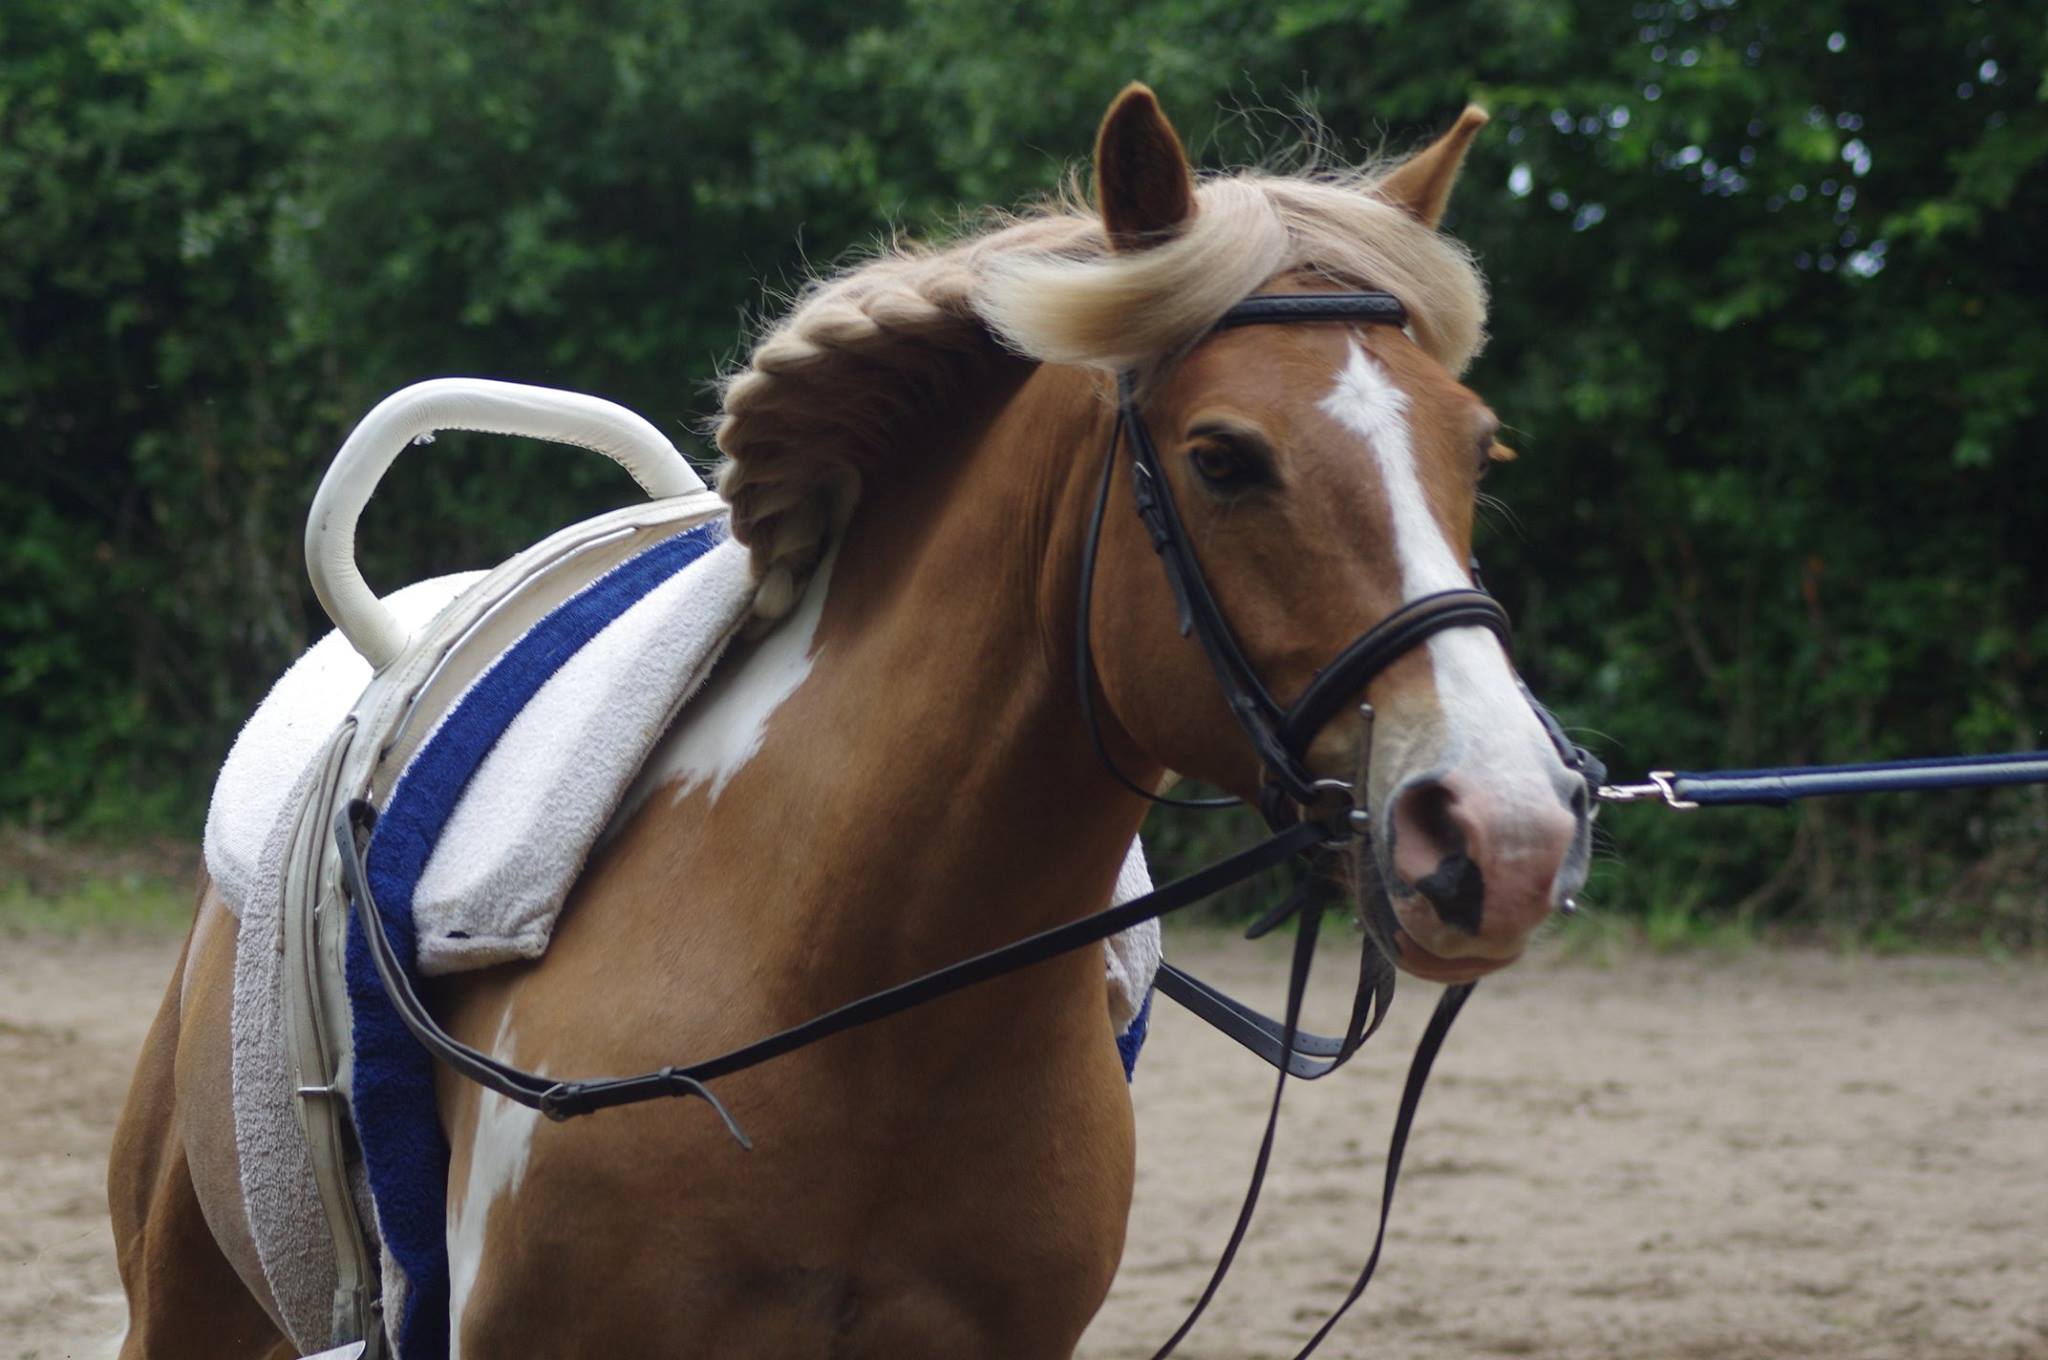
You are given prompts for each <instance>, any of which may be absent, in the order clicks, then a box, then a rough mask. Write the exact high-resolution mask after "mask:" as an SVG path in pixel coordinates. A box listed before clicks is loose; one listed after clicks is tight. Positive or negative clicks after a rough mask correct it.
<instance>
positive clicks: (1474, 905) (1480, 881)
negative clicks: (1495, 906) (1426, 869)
mask: <svg viewBox="0 0 2048 1360" xmlns="http://www.w3.org/2000/svg"><path fill="white" fill-rule="evenodd" d="M1415 891H1417V892H1419V893H1421V894H1422V895H1423V896H1424V897H1426V898H1428V899H1429V902H1430V905H1431V906H1433V907H1435V908H1436V914H1437V915H1438V916H1439V917H1441V918H1443V923H1444V924H1445V925H1447V926H1455V927H1457V928H1458V929H1459V930H1462V931H1464V932H1465V933H1466V934H1467V935H1477V934H1478V933H1479V916H1480V913H1481V911H1483V910H1484V909H1485V906H1486V879H1485V876H1484V875H1482V874H1481V873H1480V872H1479V866H1478V865H1477V864H1475V863H1473V861H1472V857H1471V856H1470V855H1468V854H1466V853H1465V852H1464V851H1463V850H1460V851H1458V852H1457V853H1456V854H1452V855H1446V856H1444V860H1443V863H1441V864H1439V865H1437V866H1436V868H1435V870H1434V871H1432V872H1430V873H1428V874H1426V875H1424V876H1423V877H1421V878H1419V879H1417V880H1416V881H1415Z"/></svg>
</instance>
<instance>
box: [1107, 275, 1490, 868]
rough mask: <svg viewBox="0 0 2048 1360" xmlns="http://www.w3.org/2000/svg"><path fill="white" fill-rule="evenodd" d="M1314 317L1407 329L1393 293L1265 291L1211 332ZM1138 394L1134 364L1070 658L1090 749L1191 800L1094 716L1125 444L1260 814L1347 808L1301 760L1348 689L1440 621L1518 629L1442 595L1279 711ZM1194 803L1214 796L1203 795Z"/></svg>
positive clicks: (1276, 820)
mask: <svg viewBox="0 0 2048 1360" xmlns="http://www.w3.org/2000/svg"><path fill="white" fill-rule="evenodd" d="M1318 321H1323V322H1330V321H1334V322H1363V323H1371V324H1377V325H1387V326H1403V325H1406V324H1407V321H1408V312H1407V309H1406V308H1405V307H1403V306H1402V304H1401V301H1400V299H1399V298H1396V297H1395V296H1394V295H1393V294H1391V293H1260V294H1255V295H1253V296H1251V297H1248V298H1246V299H1245V300H1244V301H1242V302H1240V303H1238V304H1237V305H1236V306H1234V307H1232V308H1231V309H1230V310H1229V311H1227V312H1225V313H1224V314H1223V316H1222V319H1221V320H1219V321H1218V322H1217V323H1216V326H1215V328H1214V329H1216V330H1229V329H1234V328H1236V327H1239V326H1257V325H1294V324H1300V323H1303V322H1318ZM1137 393H1138V374H1137V373H1136V372H1134V371H1131V370H1126V371H1124V372H1123V373H1121V374H1119V375H1118V377H1117V416H1116V421H1115V423H1114V425H1113V426H1112V428H1111V433H1110V440H1109V452H1108V455H1107V456H1106V457H1105V459H1104V464H1103V470H1102V484H1101V487H1100V488H1099V489H1098V491H1097V494H1096V500H1095V513H1094V516H1093V518H1092V521H1091V523H1090V525H1089V533H1088V546H1087V549H1086V554H1085V556H1084V558H1083V561H1082V569H1081V599H1080V607H1079V609H1078V611H1077V617H1078V628H1077V639H1076V657H1077V662H1076V664H1077V668H1078V680H1079V685H1080V691H1081V705H1082V713H1083V716H1084V718H1085V719H1086V721H1087V724H1088V731H1089V738H1090V740H1091V741H1092V742H1093V743H1094V745H1095V750H1096V754H1097V755H1098V756H1100V757H1101V759H1102V762H1103V764H1104V765H1106V766H1107V767H1108V769H1109V771H1110V773H1111V774H1112V775H1113V776H1115V778H1116V779H1117V781H1118V782H1119V783H1121V784H1123V786H1124V787H1125V788H1127V789H1130V790H1132V791H1133V792H1135V793H1137V794H1139V795H1140V796H1142V797H1145V798H1149V799H1152V800H1153V801H1155V802H1163V803H1168V804H1178V805H1181V806H1188V805H1190V803H1189V802H1187V801H1184V800H1179V799H1168V798H1161V797H1158V796H1156V795H1155V794H1153V793H1151V792H1150V791H1148V790H1146V789H1143V788H1140V787H1139V786H1138V785H1137V784H1135V783H1133V782H1132V781H1131V780H1130V779H1129V778H1128V777H1126V776H1125V774H1124V773H1123V771H1121V770H1120V769H1118V768H1117V766H1116V763H1115V761H1114V760H1112V759H1111V758H1110V755H1109V752H1108V750H1107V748H1106V747H1105V746H1104V744H1103V742H1102V738H1101V735H1100V732H1099V730H1098V725H1097V720H1096V713H1095V705H1094V693H1093V691H1094V684H1095V680H1094V665H1093V661H1092V639H1091V637H1090V631H1089V614H1090V608H1089V605H1090V599H1091V596H1092V594H1093V586H1094V580H1095V559H1096V556H1097V554H1098V551H1099V547H1100V542H1101V536H1102V523H1103V517H1104V511H1105V509H1106V507H1107V505H1108V501H1109V491H1110V485H1111V482H1112V481H1113V480H1114V476H1115V472H1116V452H1117V448H1118V446H1119V445H1120V444H1128V445H1129V448H1130V455H1131V462H1130V467H1131V481H1132V485H1133V487H1134V489H1135V493H1136V499H1137V508H1138V517H1139V519H1140V520H1142V521H1143V522H1144V525H1145V528H1146V531H1147V532H1148V533H1149V534H1150V535H1151V537H1152V548H1153V551H1154V552H1156V553H1158V554H1159V561H1160V565H1161V566H1163V567H1164V568H1165V569H1166V582H1167V585H1168V586H1169V587H1170V588H1171V589H1172V591H1173V598H1174V604H1175V606H1176V607H1177V608H1178V609H1179V611H1180V632H1181V636H1182V637H1186V636H1188V635H1189V634H1190V633H1192V634H1193V635H1194V637H1195V640H1196V641H1197V642H1199V643H1200V644H1201V647H1202V650H1203V652H1204V653H1205V654H1206V655H1207V656H1208V658H1209V666H1210V668H1211V669H1212V670H1213V671H1214V672H1215V673H1216V681H1217V683H1218V684H1219V685H1221V686H1222V688H1223V697H1224V701H1225V703H1226V704H1227V705H1228V706H1229V709H1230V715H1231V717H1232V718H1234V719H1235V720H1236V721H1237V725H1238V726H1239V727H1240V728H1241V729H1243V731H1244V734H1245V737H1246V739H1247V740H1248V741H1250V743H1251V747H1252V750H1253V752H1254V753H1255V754H1256V755H1257V756H1258V758H1259V762H1260V764H1261V766H1262V767H1263V768H1264V770H1265V777H1266V784H1265V790H1264V792H1263V793H1262V795H1261V797H1260V800H1259V802H1260V811H1261V812H1262V813H1263V814H1264V815H1265V817H1266V820H1267V822H1268V824H1270V825H1273V826H1274V827H1275V828H1276V829H1277V828H1278V827H1279V826H1281V825H1283V824H1286V823H1288V822H1291V821H1293V820H1295V819H1296V818H1297V816H1298V815H1299V813H1300V812H1301V811H1308V812H1311V813H1313V814H1316V815H1323V816H1327V815H1329V814H1330V813H1332V812H1338V813H1349V812H1350V811H1352V810H1353V805H1354V804H1358V803H1359V802H1360V800H1361V799H1362V791H1360V790H1354V789H1350V788H1347V787H1345V786H1344V785H1343V783H1342V782H1341V781H1337V780H1332V779H1329V778H1323V777H1319V776H1317V775H1316V774H1315V772H1314V771H1312V770H1310V769H1309V768H1308V767H1307V765H1306V764H1305V763H1304V760H1305V757H1306V755H1307V751H1308V746H1309V743H1310V742H1312V741H1314V740H1315V737H1316V734H1317V733H1318V732H1320V731H1322V729H1323V728H1324V726H1325V725H1327V724H1328V723H1329V721H1330V720H1331V719H1332V718H1334V717H1336V716H1337V714H1338V713H1339V712H1340V711H1341V710H1342V709H1343V708H1344V706H1345V705H1346V704H1347V703H1348V702H1349V701H1350V699H1351V696H1353V695H1355V694H1357V693H1359V692H1360V691H1361V690H1363V689H1364V688H1365V687H1366V686H1367V685H1368V684H1370V683H1371V682H1372V681H1373V680H1374V679H1376V678H1377V677H1378V676H1379V674H1380V673H1381V672H1382V671H1384V670H1386V669H1387V667H1389V666H1391V665H1393V664H1394V662H1396V661H1398V660H1399V659H1400V658H1401V657H1403V656H1405V655H1406V654H1407V653H1408V652H1410V651H1412V650H1413V649H1414V648H1415V647H1417V646H1419V645H1420V644H1421V643H1423V642H1424V641H1426V640H1427V639H1428V638H1430V637H1431V636H1432V635H1434V634H1436V633H1440V632H1442V631H1443V630H1445V629H1447V628H1464V627H1472V626H1477V627H1481V628H1487V629H1490V630H1492V631H1493V632H1494V633H1495V634H1496V635H1498V636H1499V638H1500V639H1501V643H1502V645H1503V646H1506V645H1508V644H1509V643H1510V642H1511V640H1512V638H1513V629H1512V627H1511V626H1510V624H1509V622H1508V616H1507V611H1506V610H1504V609H1502V608H1501V607H1500V604H1499V602H1498V601H1496V600H1495V599H1494V598H1493V597H1492V596H1491V595H1488V594H1487V593H1486V592H1485V591H1483V590H1477V589H1462V588H1461V589H1457V590H1444V591H1438V592H1436V593H1435V594H1431V595H1424V596H1421V597H1419V598H1417V599H1414V600H1410V601H1408V602H1407V603H1406V604H1403V605H1402V606H1401V607H1400V608H1399V609H1396V610H1395V611H1394V612H1393V613H1392V614H1389V615H1388V616H1387V617H1386V618H1384V619H1381V620H1380V621H1379V622H1378V623H1377V624H1374V625H1373V626H1372V627H1371V628H1370V629H1368V630H1366V631H1365V632H1364V633H1362V634H1361V635H1359V637H1358V638H1356V639H1355V640H1354V641H1353V642H1352V643H1351V644H1350V645H1349V646H1347V647H1345V648H1344V650H1343V651H1341V652H1339V653H1338V654H1337V655H1336V657H1335V658H1333V659H1332V660H1331V661H1330V663H1329V664H1328V665H1326V666H1324V667H1323V668H1322V669H1321V670H1320V671H1318V672H1317V673H1316V674H1315V676H1314V677H1313V678H1312V679H1311V680H1310V681H1309V683H1308V686H1307V688H1305V689H1304V690H1302V692H1301V694H1300V695H1298V696H1297V697H1296V698H1295V700H1294V702H1293V703H1291V704H1287V705H1284V706H1283V705H1282V704H1281V703H1280V702H1279V701H1278V700H1276V699H1275V698H1274V697H1273V694H1272V691H1270V690H1269V689H1267V688H1266V685H1265V682H1264V681H1263V680H1261V679H1260V678H1259V673H1258V670H1257V668H1255V667H1254V666H1253V665H1252V663H1251V661H1250V660H1249V659H1248V658H1247V657H1246V656H1245V653H1244V647H1243V646H1242V645H1241V644H1240V643H1239V642H1238V640H1237V634H1236V632H1235V631H1233V630H1232V628H1231V626H1230V622H1229V620H1228V619H1226V618H1225V617H1224V615H1223V610H1222V608H1221V607H1220V606H1218V605H1217V603H1216V596H1215V595H1214V594H1213V593H1212V592H1211V591H1210V589H1209V582H1208V578H1207V577H1206V576H1204V575H1203V572H1202V565H1201V563H1200V561H1199V560H1197V558H1196V557H1195V553H1194V548H1193V546H1192V545H1191V544H1190V543H1189V541H1188V534H1187V528H1186V526H1185V524H1184V523H1183V522H1182V520H1181V516H1180V508H1179V506H1178V505H1177V504H1175V502H1174V499H1173V488H1172V484H1171V482H1170V481H1169V480H1168V478H1167V475H1166V469H1165V468H1164V467H1163V466H1162V465H1161V463H1160V460H1159V449H1158V446H1157V445H1155V444H1154V443H1153V441H1152V432H1151V431H1150V430H1149V429H1148V428H1147V427H1146V425H1145V418H1144V416H1143V414H1142V413H1141V412H1140V411H1139V408H1138V395H1137ZM1222 801H1224V802H1228V801H1230V800H1222ZM1290 804H1291V805H1292V808H1290V807H1289V806H1288V805H1290ZM1192 805H1194V806H1217V805H1218V803H1217V802H1216V801H1213V800H1203V801H1200V802H1195V803H1193V804H1192ZM1339 805H1341V806H1339ZM1360 810H1362V807H1361V808H1360Z"/></svg>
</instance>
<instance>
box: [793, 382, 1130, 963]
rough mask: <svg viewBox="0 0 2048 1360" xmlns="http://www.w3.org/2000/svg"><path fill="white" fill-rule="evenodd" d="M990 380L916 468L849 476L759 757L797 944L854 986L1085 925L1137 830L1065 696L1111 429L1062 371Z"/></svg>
mask: <svg viewBox="0 0 2048 1360" xmlns="http://www.w3.org/2000/svg"><path fill="white" fill-rule="evenodd" d="M992 386H993V388H994V390H993V392H992V393H991V395H989V396H988V397H986V398H985V399H984V400H983V401H982V402H981V403H980V404H979V405H978V406H976V407H974V408H973V409H970V410H968V411H966V412H965V413H963V414H959V415H956V416H955V418H954V419H952V420H950V421H948V422H947V423H946V425H945V426H944V427H943V428H939V429H934V430H932V431H930V432H928V433H927V434H926V435H925V437H924V438H923V439H922V440H919V439H918V438H917V436H916V435H915V434H914V433H908V432H907V434H906V439H905V441H904V445H903V447H904V449H906V450H919V449H921V450H924V452H921V453H919V454H918V455H916V456H917V458H918V464H917V465H916V466H915V467H911V468H903V467H897V468H892V469H881V470H878V471H874V472H871V473H869V475H867V476H866V477H865V478H864V481H865V486H864V490H863V494H862V499H861V503H860V506H859V509H858V512H857V513H856V515H855V516H854V518H853V520H852V522H851V524H850V525H849V526H848V528H847V530H846V531H845V534H844V536H843V538H842V540H841V543H840V545H839V547H838V550H837V554H836V557H835V559H834V561H833V562H832V564H831V567H830V572H829V579H827V580H826V581H825V582H823V583H822V585H821V586H820V587H819V588H821V589H823V590H824V592H825V600H824V606H823V611H822V615H821V617H820V621H819V624H818V630H817V634H816V637H815V639H814V641H813V655H814V657H815V661H814V665H813V669H812V671H811V674H810V676H809V678H808V679H806V680H805V682H804V684H803V686H802V689H801V691H800V692H799V693H798V695H797V696H795V698H794V699H793V700H792V701H791V704H790V707H789V716H788V720H787V721H782V720H781V719H780V715H778V720H777V721H776V722H775V723H772V724H771V725H770V727H769V728H768V731H767V735H766V737H765V738H764V741H763V745H762V748H761V751H760V753H759V755H758V756H757V758H756V759H757V761H758V762H759V763H760V764H761V766H762V770H763V775H764V778H763V779H762V780H761V781H760V783H759V784H758V785H757V787H761V788H767V787H773V788H774V789H775V790H776V793H775V797H774V798H773V799H772V803H771V805H772V807H773V808H774V816H775V818H776V819H777V821H778V823H779V824H780V825H781V826H783V827H810V828H816V831H815V832H813V833H812V834H809V835H805V836H803V837H802V839H801V858H802V861H803V862H802V864H801V866H798V865H796V864H794V863H792V864H791V865H790V866H788V867H789V868H790V870H791V871H792V872H794V873H797V874H799V875H800V877H801V881H803V882H804V883H807V884H809V885H812V886H813V889H814V890H813V891H810V892H798V893H795V894H791V895H790V899H789V900H790V901H791V902H792V904H793V907H794V910H796V911H797V912H799V913H802V914H803V915H804V916H805V918H806V919H802V920H800V921H792V922H790V923H789V924H790V926H791V928H792V929H796V930H801V931H802V932H804V934H805V937H806V939H807V940H808V941H809V943H810V945H811V949H810V950H809V951H807V952H808V953H810V954H811V955H812V957H817V956H818V955H819V953H820V946H821V945H822V944H824V943H825V941H824V940H822V939H821V937H820V935H819V932H820V931H824V932H829V933H834V934H837V935H839V936H840V937H841V938H840V939H839V940H838V941H837V942H836V943H834V944H833V945H832V946H831V948H830V949H829V950H826V951H824V952H826V953H828V954H829V953H832V952H834V951H838V953H839V955H840V956H842V957H846V958H849V959H853V960H860V961H861V962H860V963H859V964H857V965H856V966H860V967H862V968H863V969H864V970H866V971H869V973H870V976H871V977H874V976H886V975H891V974H899V973H900V972H902V971H903V970H906V969H909V968H921V967H929V966H932V965H934V964H937V963H942V962H946V961H949V960H950V959H952V958H956V957H960V956H962V955H964V954H965V953H968V952H972V951H975V950H979V949H984V948H988V947H990V946H993V945H995V944H999V943H1002V942H1005V941H1007V940H1010V939H1014V938H1017V937H1019V936H1021V935H1023V934H1026V933H1029V932H1030V931H1033V930H1037V929H1040V928H1043V927H1045V926H1047V925H1051V924H1054V923H1056V922H1058V921H1061V920H1066V919H1072V918H1074V917H1076V916H1079V915H1082V914H1084V913H1086V912H1089V911H1094V910H1098V909H1100V908H1101V907H1103V906H1104V905H1106V904H1107V900H1108V896H1109V893H1110V891H1111V889H1112V887H1113V885H1114V882H1115V878H1116V872H1117V868H1118V866H1119V864H1120V863H1121V861H1122V858H1123V855H1124V852H1125V850H1126V848H1127V847H1128V846H1129V844H1130V840H1131V837H1132V836H1133V835H1134V834H1135V833H1136V831H1137V826H1138V823H1139V821H1140V820H1141V819H1142V818H1143V815H1144V810H1145V809H1144V806H1143V804H1142V803H1140V802H1139V801H1138V800H1137V799H1135V798H1133V797H1131V796H1130V795H1129V794H1127V793H1125V792H1123V791H1121V790H1119V789H1117V788H1116V787H1115V786H1114V785H1113V784H1112V783H1111V782H1110V781H1109V779H1108V777H1107V776H1106V774H1105V773H1104V771H1103V770H1102V768H1101V766H1100V764H1099V763H1098V762H1097V761H1096V759H1095V757H1094V755H1093V753H1092V751H1091V750H1090V748H1089V746H1088V743H1087V740H1086V737H1085V733H1084V731H1083V729H1082V726H1081V720H1080V716H1079V708H1078V704H1077V701H1076V698H1075V695H1074V690H1073V687H1074V682H1073V661H1072V645H1073V644H1072V622H1073V613H1072V610H1073V599H1074V583H1075V580H1076V573H1075V570H1074V564H1075V563H1076V562H1077V560H1078V557H1079V553H1080V551H1081V541H1080V536H1081V534H1082V532H1083V531H1084V530H1085V522H1086V511H1087V505H1088V497H1087V484H1088V483H1089V481H1090V480H1091V479H1090V477H1089V476H1088V471H1087V470H1088V468H1090V467H1091V466H1092V465H1093V459H1092V457H1090V456H1089V455H1088V453H1087V450H1091V449H1094V448H1097V447H1099V445H1098V444H1097V442H1096V441H1097V440H1098V439H1100V438H1102V437H1106V434H1107V431H1108V424H1107V421H1108V419H1109V415H1108V411H1107V409H1106V408H1104V407H1103V406H1102V404H1101V402H1100V400H1099V398H1098V397H1097V396H1096V394H1095V392H1094V388H1093V384H1092V382H1091V381H1090V379H1089V378H1088V377H1087V376H1086V375H1083V374H1080V373H1077V372H1073V371H1071V370H1069V371H1060V370H1038V369H1030V368H1027V367H1026V366H1024V365H1022V364H1020V363H1015V362H1014V361H1007V360H1006V361H1004V365H1003V369H1002V370H1001V373H1000V381H998V382H996V383H994V384H992ZM906 457H907V455H906ZM819 897H824V898H827V899H830V900H827V901H823V902H821V901H819V900H818V898H819ZM849 899H851V900H849ZM820 908H823V909H822V910H821V909H820ZM878 955H881V956H884V957H877V956H878ZM1097 976H1099V965H1098V971H1097Z"/></svg>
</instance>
